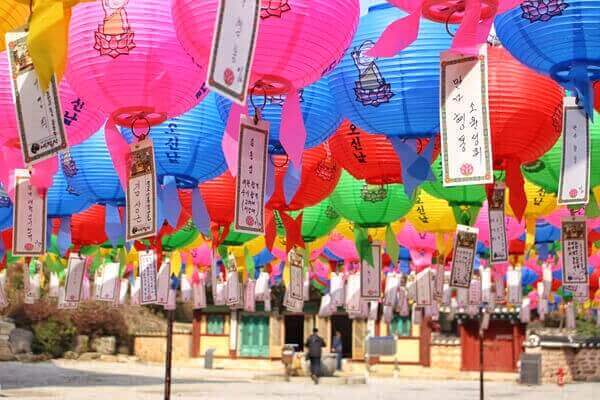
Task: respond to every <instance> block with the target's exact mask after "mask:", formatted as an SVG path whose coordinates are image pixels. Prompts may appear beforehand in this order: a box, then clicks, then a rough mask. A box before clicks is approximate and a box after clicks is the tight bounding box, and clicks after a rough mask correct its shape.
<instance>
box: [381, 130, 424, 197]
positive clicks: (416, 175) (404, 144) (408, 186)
mask: <svg viewBox="0 0 600 400" xmlns="http://www.w3.org/2000/svg"><path fill="white" fill-rule="evenodd" d="M388 140H389V141H390V143H391V144H392V146H393V147H394V151H396V154H397V155H398V158H399V159H400V163H401V164H402V171H401V172H402V181H403V182H404V191H405V192H406V195H407V196H408V197H409V198H412V196H413V193H414V192H415V189H416V188H417V187H418V186H419V185H420V184H421V183H423V182H424V181H435V175H433V172H432V171H431V157H432V155H433V148H434V147H435V140H434V139H433V138H432V139H430V140H429V143H428V144H427V146H426V147H425V150H424V151H423V154H422V155H421V154H419V153H417V149H416V144H417V142H416V140H407V139H402V138H399V137H397V136H393V137H389V138H388Z"/></svg>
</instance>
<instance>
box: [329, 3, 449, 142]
mask: <svg viewBox="0 0 600 400" xmlns="http://www.w3.org/2000/svg"><path fill="white" fill-rule="evenodd" d="M405 15H406V14H405V13H404V12H402V11H400V10H398V9H397V8H394V7H392V6H391V5H390V4H382V5H376V6H373V7H371V8H369V12H368V14H367V15H365V16H363V17H361V19H360V22H359V25H358V29H357V31H356V35H355V36H354V39H353V41H352V44H351V45H350V47H349V48H348V50H347V51H346V54H345V56H344V58H343V59H342V61H341V62H340V64H339V65H338V66H337V68H336V69H335V70H334V71H333V72H332V73H331V76H330V81H329V83H330V87H331V91H332V93H333V95H334V96H335V98H336V100H337V103H338V105H339V108H340V112H341V113H342V115H343V116H344V117H346V118H348V119H349V120H350V121H351V122H352V123H353V124H355V125H356V126H358V127H359V128H361V129H364V130H365V131H367V132H369V133H380V134H384V135H390V136H400V137H405V138H408V137H410V138H414V137H427V136H433V135H435V134H437V132H439V85H440V78H439V72H440V68H439V62H440V56H439V53H440V52H441V51H443V50H445V49H447V48H448V46H449V45H450V41H451V39H452V38H451V37H450V35H448V33H447V32H446V28H445V27H444V25H441V24H436V23H433V22H430V21H422V22H421V27H420V29H419V38H418V39H417V40H416V41H415V42H414V43H413V44H412V45H410V46H409V47H407V48H406V49H405V50H404V51H403V52H402V53H400V54H398V55H396V56H394V57H390V58H373V57H369V56H368V55H367V54H366V52H367V51H369V50H370V49H371V48H372V47H373V45H374V43H375V41H376V40H377V39H378V38H379V36H380V35H381V32H382V31H383V30H384V29H385V27H387V26H388V24H390V23H391V22H393V21H395V20H396V19H398V18H400V17H402V16H405Z"/></svg>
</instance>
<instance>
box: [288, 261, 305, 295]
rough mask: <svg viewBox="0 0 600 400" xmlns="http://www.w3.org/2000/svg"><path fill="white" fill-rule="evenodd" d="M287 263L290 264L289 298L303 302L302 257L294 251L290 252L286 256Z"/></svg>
mask: <svg viewBox="0 0 600 400" xmlns="http://www.w3.org/2000/svg"><path fill="white" fill-rule="evenodd" d="M288 262H289V264H290V297H291V298H292V299H294V300H302V301H304V272H303V271H302V269H303V268H302V267H303V265H304V260H303V257H302V255H301V254H299V253H298V252H297V251H296V250H291V251H290V252H289V254H288Z"/></svg>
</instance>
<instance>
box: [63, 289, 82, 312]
mask: <svg viewBox="0 0 600 400" xmlns="http://www.w3.org/2000/svg"><path fill="white" fill-rule="evenodd" d="M78 305H79V301H68V300H67V299H66V288H65V287H61V288H60V289H59V291H58V308H59V309H65V310H69V309H70V310H73V309H76V308H77V306H78Z"/></svg>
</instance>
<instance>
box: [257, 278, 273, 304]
mask: <svg viewBox="0 0 600 400" xmlns="http://www.w3.org/2000/svg"><path fill="white" fill-rule="evenodd" d="M269 279H270V277H269V273H268V272H261V273H260V274H258V279H257V280H256V285H255V287H254V299H255V300H256V301H265V300H266V298H267V294H268V293H269Z"/></svg>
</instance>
